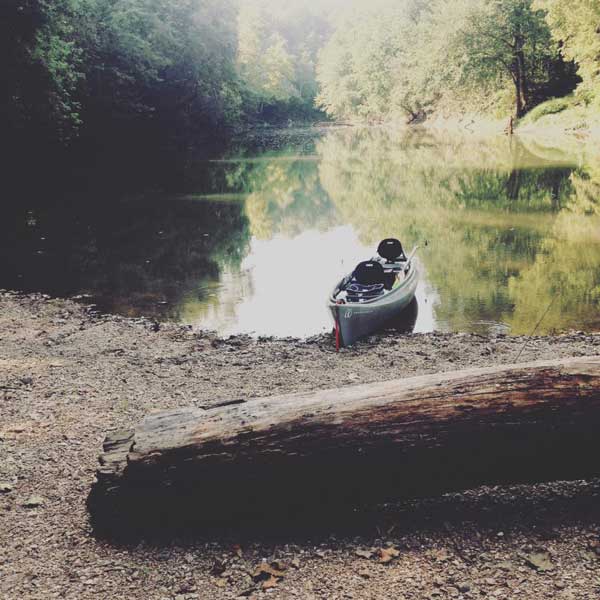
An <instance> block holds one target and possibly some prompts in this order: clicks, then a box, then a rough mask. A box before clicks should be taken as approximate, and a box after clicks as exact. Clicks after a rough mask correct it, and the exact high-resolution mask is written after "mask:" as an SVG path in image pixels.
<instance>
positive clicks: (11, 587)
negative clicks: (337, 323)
mask: <svg viewBox="0 0 600 600" xmlns="http://www.w3.org/2000/svg"><path fill="white" fill-rule="evenodd" d="M524 341H525V340H524V339H523V338H508V337H504V336H496V337H481V336H476V335H460V334H427V335H407V336H402V337H396V336H393V335H381V336H374V337H373V338H371V339H370V340H368V341H366V342H364V343H361V344H359V345H357V346H356V347H354V348H352V349H348V350H344V351H343V352H341V353H340V354H336V353H335V351H334V346H333V340H332V338H331V337H330V336H318V337H316V338H312V339H309V340H306V341H299V340H292V339H289V340H271V339H253V338H249V337H233V338H229V339H226V340H223V339H219V338H217V337H215V336H214V335H211V334H208V333H205V332H198V331H192V330H190V329H188V328H185V327H181V326H177V325H171V324H168V325H158V324H155V323H152V322H148V321H144V320H128V319H125V318H121V317H115V316H103V315H97V314H94V313H93V311H91V310H90V309H88V308H86V307H84V306H81V305H79V304H76V303H74V302H71V301H63V300H53V299H49V298H44V297H42V296H19V295H15V294H12V293H0V402H1V407H2V408H1V411H2V413H1V416H2V418H1V420H0V598H7V599H13V598H14V599H17V598H53V597H57V598H59V597H60V598H99V597H101V598H152V599H154V598H157V599H159V598H177V600H184V599H189V600H191V599H192V598H202V599H204V598H237V597H239V596H240V595H241V594H244V595H243V596H242V597H252V596H255V597H263V596H265V597H266V596H270V597H273V598H292V597H297V598H383V597H397V598H406V599H409V598H414V599H417V598H418V599H421V598H461V597H462V598H480V597H491V598H534V599H535V598H565V599H566V598H577V599H579V598H595V597H597V596H598V593H599V592H600V550H599V548H600V525H599V524H600V503H599V501H598V500H599V497H600V484H599V483H598V482H595V481H592V482H574V483H573V482H572V483H556V484H547V485H540V486H519V487H512V488H503V489H481V490H476V491H473V492H469V493H465V494H457V495H449V496H445V497H443V498H438V499H432V500H428V501H420V502H411V503H403V504H401V505H398V506H388V507H378V508H373V509H371V510H370V511H368V512H363V513H360V514H358V513H357V514H356V515H355V518H352V519H344V520H340V521H339V522H320V521H319V519H318V516H315V524H314V527H312V528H311V527H309V528H307V529H305V530H304V531H298V530H297V529H294V527H290V528H289V530H286V529H281V530H279V531H260V530H259V531H256V530H255V531H249V530H247V529H246V528H242V527H236V526H235V524H234V525H232V526H231V527H230V528H228V530H227V531H217V532H215V531H213V532H210V534H207V535H205V536H204V537H202V538H199V537H194V538H191V539H177V540H173V541H171V542H170V543H167V544H164V543H163V544H158V543H149V542H140V541H138V542H136V543H135V544H133V545H130V546H127V545H119V544H116V543H111V542H110V541H107V540H100V539H97V538H96V537H94V535H93V532H92V531H91V528H90V525H89V522H88V515H87V511H86V506H85V502H86V498H87V495H88V493H89V490H90V485H91V483H92V481H93V478H94V471H95V468H96V459H97V454H98V452H99V450H100V447H101V443H102V441H103V438H104V434H105V432H106V431H108V430H111V429H116V428H121V427H124V426H130V425H131V424H133V423H134V422H136V421H137V420H139V419H140V418H141V417H142V416H143V415H144V414H145V413H146V412H148V411H150V410H156V409H163V408H170V407H175V406H182V405H195V406H210V405H211V404H214V403H219V402H223V401H230V400H234V399H238V398H249V397H256V396H264V395H270V394H275V393H285V392H293V391H302V390H312V389H319V388H329V387H333V386H337V385H344V384H351V383H355V382H359V381H361V382H369V381H376V380H383V379H393V378H398V377H404V376H410V375H416V374H421V373H433V372H436V371H448V370H454V369H458V368H463V367H472V366H489V365H494V364H501V363H506V362H514V361H515V360H516V359H517V356H518V355H519V353H520V352H521V350H523V343H524ZM596 354H600V335H586V334H581V333H575V334H570V335H565V336H561V337H536V338H533V339H531V340H529V342H528V344H527V345H526V347H525V349H524V350H523V351H522V353H521V355H520V357H519V360H520V361H530V360H535V359H540V358H557V357H560V356H584V355H596ZM390 546H391V547H393V548H394V549H395V550H393V551H390V550H388V548H389V547H390ZM263 559H265V560H266V561H268V562H269V564H270V563H271V561H278V563H277V564H276V565H275V567H271V569H273V568H274V570H275V574H271V573H266V572H264V571H263V572H257V567H259V566H260V564H261V561H262V560H263ZM386 561H387V562H386ZM259 571H260V569H259ZM266 582H269V583H268V584H266Z"/></svg>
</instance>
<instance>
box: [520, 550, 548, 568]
mask: <svg viewBox="0 0 600 600" xmlns="http://www.w3.org/2000/svg"><path fill="white" fill-rule="evenodd" d="M525 562H526V563H527V564H528V565H529V566H530V567H533V568H534V569H537V570H538V571H551V570H552V569H554V565H553V564H552V560H551V558H550V555H549V554H548V553H547V552H534V553H533V554H528V555H527V556H526V557H525Z"/></svg>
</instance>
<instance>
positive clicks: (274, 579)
mask: <svg viewBox="0 0 600 600" xmlns="http://www.w3.org/2000/svg"><path fill="white" fill-rule="evenodd" d="M278 583H279V579H277V577H273V575H271V577H269V579H267V580H266V581H263V583H262V589H263V590H268V589H270V588H273V587H275V586H276V585H277V584H278Z"/></svg>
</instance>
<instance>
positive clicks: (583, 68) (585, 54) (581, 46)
mask: <svg viewBox="0 0 600 600" xmlns="http://www.w3.org/2000/svg"><path fill="white" fill-rule="evenodd" d="M535 6H536V7H538V8H540V9H544V10H546V13H547V14H546V20H547V22H548V25H549V26H550V29H551V31H552V35H553V37H554V38H555V40H556V41H557V42H559V43H560V44H561V51H562V53H563V54H564V56H565V57H566V58H567V59H569V60H574V61H575V62H576V63H577V64H578V66H579V74H580V75H581V77H582V79H583V83H584V87H583V89H584V90H585V91H586V92H588V93H597V92H598V88H599V86H600V81H599V78H600V32H599V28H600V3H599V2H597V1H596V0H570V1H569V2H564V1H563V0H535Z"/></svg>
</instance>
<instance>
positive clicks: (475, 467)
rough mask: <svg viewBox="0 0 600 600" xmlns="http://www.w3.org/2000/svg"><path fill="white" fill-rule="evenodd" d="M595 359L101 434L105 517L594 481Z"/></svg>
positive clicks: (598, 394)
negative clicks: (528, 484) (564, 481)
mask: <svg viewBox="0 0 600 600" xmlns="http://www.w3.org/2000/svg"><path fill="white" fill-rule="evenodd" d="M599 426H600V357H584V358H569V359H562V360H555V361H546V362H536V363H529V364H522V365H505V366H500V367H492V368H485V369H471V370H464V371H458V372H452V373H443V374H436V375H426V376H420V377H412V378H409V379H403V380H396V381H387V382H382V383H372V384H367V385H358V386H351V387H343V388H340V389H334V390H324V391H316V392H311V393H300V394H291V395H286V396H276V397H272V398H268V399H264V398H263V399H254V400H248V401H247V402H242V403H240V402H235V403H231V404H227V403H226V404H225V405H220V406H218V407H216V408H212V409H206V410H205V409H201V408H182V409H177V410H171V411H167V412H159V413H155V414H151V415H149V416H148V417H146V418H145V419H144V420H143V421H142V422H141V423H140V424H139V425H138V426H137V427H136V428H135V429H133V430H130V431H124V432H118V433H116V434H112V435H110V436H109V437H107V439H106V441H105V443H104V452H103V454H102V455H101V457H100V467H99V469H98V471H97V483H96V485H95V487H94V490H93V493H92V495H91V496H90V509H91V510H92V513H93V516H94V517H95V518H96V520H97V521H98V520H102V519H104V517H106V516H107V515H109V514H110V515H111V517H110V518H111V519H112V518H115V517H119V518H124V519H126V520H128V521H129V524H130V525H131V523H132V522H133V521H135V522H137V523H138V524H140V523H141V522H142V521H144V520H148V519H150V520H153V522H154V523H155V524H156V519H159V520H161V522H162V523H163V524H166V522H167V521H169V520H173V519H183V520H184V521H185V522H188V521H189V519H190V518H192V517H193V519H194V520H197V519H200V520H202V519H206V518H210V519H215V518H218V517H219V516H223V517H225V518H227V517H231V518H233V517H235V518H239V517H240V515H244V514H260V513H264V512H268V511H271V510H272V509H273V508H274V507H278V508H279V509H282V510H284V511H287V510H297V509H298V508H300V507H305V508H306V507H308V506H313V507H314V506H315V505H316V506H324V505H333V506H340V505H342V504H343V505H348V504H352V503H360V502H365V501H367V502H371V501H380V500H389V499H395V498H401V497H414V496H423V495H431V494H437V493H440V492H448V491H457V490H462V489H467V488H471V487H477V486H480V485H484V484H486V485H491V484H505V483H535V482H541V481H549V480H558V479H583V478H589V477H595V476H598V475H600V460H598V447H599V441H600V440H599V437H598V432H599V431H600V429H599Z"/></svg>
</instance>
